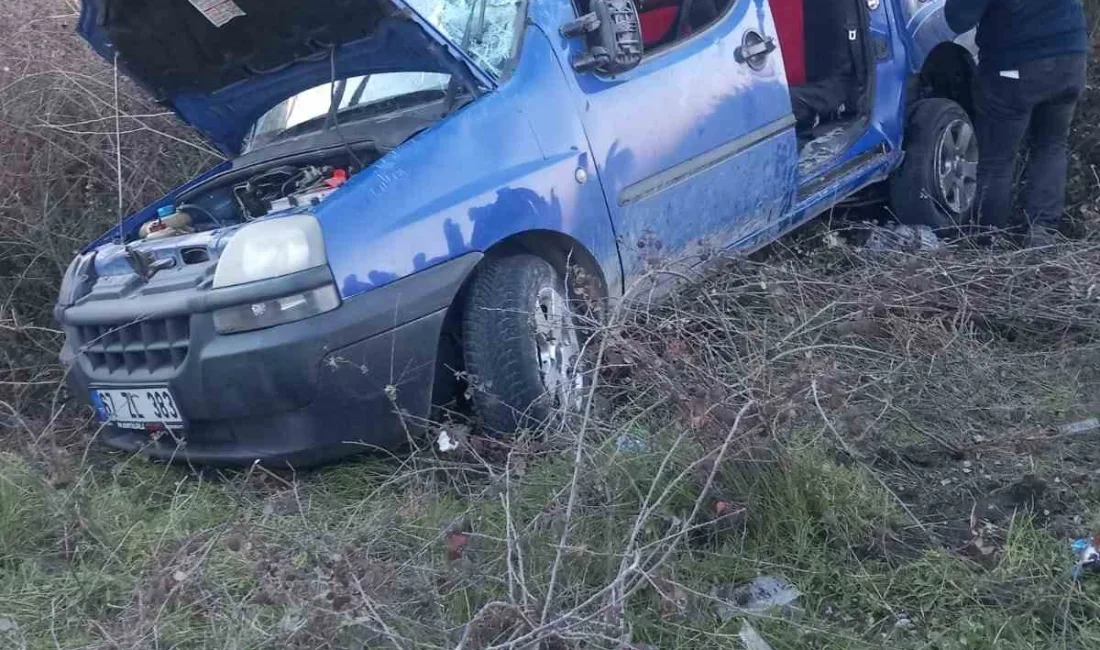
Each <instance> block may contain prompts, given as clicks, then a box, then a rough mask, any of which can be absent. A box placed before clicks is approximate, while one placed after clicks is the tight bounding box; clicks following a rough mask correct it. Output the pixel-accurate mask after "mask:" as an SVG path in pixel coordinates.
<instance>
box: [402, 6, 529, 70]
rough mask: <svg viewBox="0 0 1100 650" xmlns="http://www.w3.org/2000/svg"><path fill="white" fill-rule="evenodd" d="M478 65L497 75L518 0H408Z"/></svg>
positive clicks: (504, 62)
mask: <svg viewBox="0 0 1100 650" xmlns="http://www.w3.org/2000/svg"><path fill="white" fill-rule="evenodd" d="M408 2H409V5H411V6H412V8H413V9H415V10H416V12H417V13H419V14H420V15H421V16H423V17H424V18H425V19H426V20H427V21H428V22H430V23H431V24H432V25H434V26H435V28H436V29H438V30H439V31H441V32H443V35H444V36H446V37H447V38H448V39H450V41H451V42H453V43H455V44H456V45H458V46H459V47H461V48H462V49H463V50H464V51H465V52H466V54H467V55H468V56H469V57H470V58H471V59H473V60H474V61H475V62H476V63H477V64H478V65H479V66H481V67H482V68H485V69H486V70H487V71H488V72H489V73H490V74H492V75H493V76H495V77H499V76H501V75H502V74H503V73H504V71H505V68H506V67H507V66H508V63H509V61H510V60H511V58H512V48H513V46H514V45H515V42H516V28H517V26H518V25H519V22H518V18H519V15H518V14H519V11H520V8H521V7H522V6H523V3H522V2H520V1H519V0H408Z"/></svg>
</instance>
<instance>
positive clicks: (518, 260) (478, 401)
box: [462, 254, 584, 434]
mask: <svg viewBox="0 0 1100 650" xmlns="http://www.w3.org/2000/svg"><path fill="white" fill-rule="evenodd" d="M567 295H568V294H567V291H566V288H565V283H564V281H563V279H562V276H561V274H560V273H558V271H557V270H556V269H554V267H553V266H552V265H551V264H550V263H549V262H547V261H545V260H543V259H542V258H539V257H536V256H534V255H527V254H522V255H513V256H510V257H503V258H498V259H490V260H487V261H486V262H484V264H483V265H482V266H481V267H480V268H479V269H478V270H477V272H476V275H475V276H474V279H473V280H472V283H471V285H470V288H469V293H468V294H467V298H466V308H465V309H466V310H465V315H464V321H463V335H462V338H463V355H464V357H465V362H466V370H467V372H468V373H469V374H470V375H471V379H472V381H473V382H474V391H473V406H474V411H475V413H476V415H477V416H478V417H480V419H481V421H482V423H483V424H484V425H485V427H486V428H487V429H489V430H490V431H492V432H495V433H504V434H507V433H511V432H514V431H515V430H517V429H520V428H525V427H530V426H536V425H537V424H539V423H540V422H542V421H544V420H545V419H546V418H547V417H548V416H549V415H550V414H551V413H552V412H553V411H554V410H555V409H558V410H567V411H574V410H577V409H579V408H580V405H581V402H582V400H583V393H584V390H583V389H584V378H583V374H582V373H581V370H580V366H579V363H580V352H581V349H580V338H579V336H578V332H577V322H576V317H575V315H574V313H573V310H572V309H571V308H570V303H569V300H568V298H567Z"/></svg>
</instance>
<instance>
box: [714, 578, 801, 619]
mask: <svg viewBox="0 0 1100 650" xmlns="http://www.w3.org/2000/svg"><path fill="white" fill-rule="evenodd" d="M713 594H714V596H715V598H716V600H717V603H716V606H715V609H716V611H717V614H718V616H719V618H721V619H722V620H723V621H728V620H730V619H731V618H733V617H734V616H737V615H738V614H745V613H748V614H762V613H764V612H767V611H769V610H772V609H776V608H786V607H788V606H790V605H791V604H793V603H794V602H795V601H796V600H798V599H799V598H800V597H801V596H802V592H801V591H799V590H798V589H797V588H796V587H795V586H794V585H792V584H791V583H789V582H787V581H786V580H784V579H782V578H776V577H774V576H760V577H758V578H754V579H753V580H752V581H751V582H748V583H745V584H740V585H721V586H719V587H717V588H716V589H715V590H714V592H713Z"/></svg>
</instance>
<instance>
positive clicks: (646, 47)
mask: <svg viewBox="0 0 1100 650" xmlns="http://www.w3.org/2000/svg"><path fill="white" fill-rule="evenodd" d="M943 5H944V0H575V2H570V1H569V0H334V1H332V2H326V3H308V2H301V1H291V0H159V1H157V2H153V1H152V0H85V1H84V2H83V3H82V14H81V18H80V24H79V31H80V33H81V34H82V35H83V37H84V38H85V39H86V40H87V41H88V42H89V43H90V44H91V46H92V48H93V49H94V50H95V51H96V52H97V53H98V54H99V55H101V56H102V57H104V58H105V59H106V60H107V61H109V62H117V65H118V66H119V68H120V70H121V71H122V72H124V73H125V74H127V75H129V76H130V77H131V78H133V79H134V80H136V81H137V82H138V83H140V84H141V85H142V86H143V87H144V88H146V89H147V90H148V91H149V92H150V93H151V94H152V95H153V96H154V97H155V98H156V99H157V100H158V101H160V102H162V103H163V104H164V105H165V106H167V107H169V108H170V109H171V110H173V111H175V112H176V113H177V114H178V115H179V116H180V118H182V119H183V120H184V121H186V122H187V123H189V124H190V125H192V126H193V127H194V128H195V129H197V130H198V131H199V132H200V133H202V134H203V135H204V136H205V137H206V138H207V139H208V141H209V142H210V143H212V144H213V145H215V146H216V147H218V148H219V149H220V150H221V151H222V152H223V153H224V154H225V156H226V161H225V162H222V163H221V164H218V165H217V166H215V167H214V168H213V169H210V170H209V171H207V172H206V173H204V174H202V175H201V176H199V177H198V178H195V179H193V180H191V181H190V182H188V183H186V184H185V185H183V186H182V187H180V188H178V189H176V190H175V191H173V192H171V193H170V194H169V195H168V196H165V197H163V198H162V199H160V200H158V201H156V202H155V203H154V204H152V205H149V206H148V207H146V208H144V209H143V210H141V211H139V212H136V213H135V214H132V215H130V216H129V217H127V218H126V219H124V220H123V221H122V222H121V223H120V224H119V226H118V227H116V228H113V229H111V230H110V231H109V232H106V233H104V234H103V236H102V237H100V238H99V239H97V240H96V241H94V242H91V243H89V244H88V245H87V246H86V247H85V248H84V250H83V251H82V252H81V253H80V254H79V255H78V256H77V257H76V259H74V260H73V262H72V264H71V266H70V267H69V269H68V271H67V273H66V275H65V277H64V281H63V285H62V288H61V292H60V297H59V299H58V303H57V307H56V310H55V315H56V318H57V320H58V321H59V322H60V323H61V325H62V326H63V328H64V331H65V335H66V342H65V346H64V350H63V352H62V358H63V361H64V362H65V363H66V364H67V365H68V367H69V369H70V372H69V373H68V381H69V385H70V388H71V389H72V391H73V392H74V394H75V395H77V396H79V397H81V398H82V399H86V400H87V402H88V403H89V404H90V405H91V406H92V407H93V408H94V410H95V412H96V414H97V416H98V418H99V419H100V421H102V422H103V424H104V428H103V431H102V432H101V434H100V438H101V439H102V440H103V441H105V442H106V443H107V444H108V445H110V446H112V447H115V448H118V449H123V450H130V451H141V452H144V453H145V454H147V455H149V456H151V457H153V458H156V459H162V460H178V461H187V462H193V463H199V464H216V465H234V464H246V463H252V462H254V461H257V460H260V461H263V462H265V463H268V464H272V463H277V464H284V463H290V464H293V465H304V464H312V463H319V462H323V461H326V460H329V459H332V458H336V457H338V456H342V455H346V454H349V453H353V452H356V451H361V450H365V449H371V448H390V449H392V448H395V447H400V446H401V445H403V444H404V443H405V442H406V441H408V440H409V439H410V437H411V436H415V435H417V433H418V432H420V431H422V430H423V427H424V424H425V423H426V422H428V421H430V419H431V418H432V417H434V415H433V413H437V411H435V410H434V409H436V408H438V407H440V406H441V405H447V404H454V403H456V400H457V402H458V403H460V405H466V404H467V402H466V397H467V396H469V404H468V406H469V408H470V409H471V410H472V412H473V414H474V415H475V416H476V417H477V418H478V420H479V421H480V422H481V423H482V424H483V426H484V427H485V428H486V429H487V430H489V431H497V432H502V433H508V432H510V431H514V430H515V429H516V428H517V427H522V426H525V425H527V424H529V423H530V422H531V421H538V420H540V419H542V418H543V417H545V416H546V415H547V414H548V413H550V412H551V411H553V410H555V409H560V408H576V407H577V405H578V404H579V402H580V394H581V392H582V391H581V388H582V387H583V373H581V372H580V371H579V370H578V368H579V367H580V363H579V357H581V356H582V355H581V343H582V342H583V341H581V339H580V338H579V337H578V334H577V331H578V328H577V327H576V326H577V324H578V321H579V320H580V319H582V318H584V319H588V318H593V317H598V316H599V313H600V311H601V305H606V304H609V303H614V301H616V300H618V299H621V298H622V296H623V294H624V291H625V290H626V289H627V287H629V286H631V284H632V282H635V281H636V280H637V279H638V278H640V277H642V276H643V275H644V274H645V273H646V270H647V265H649V264H650V263H651V262H652V259H651V258H652V256H653V254H654V252H655V251H659V253H660V256H661V257H662V258H664V259H666V260H676V261H677V262H679V263H683V264H688V265H692V264H694V263H696V262H699V261H702V260H703V259H704V258H706V257H707V256H708V255H710V254H712V253H713V252H714V251H716V250H723V249H728V250H734V251H741V252H748V251H751V250H753V249H756V248H759V247H761V246H763V245H765V244H767V243H769V242H771V241H773V240H775V239H776V238H777V237H779V236H781V235H783V234H784V233H786V232H788V231H791V230H792V229H794V228H797V227H799V226H800V225H802V224H805V223H806V222H807V221H809V220H811V219H813V218H814V217H815V216H816V215H820V214H822V213H823V212H825V211H828V210H829V209H830V208H833V207H834V206H836V205H837V204H838V203H840V202H842V201H845V200H846V199H849V198H851V197H852V196H853V195H854V194H856V193H859V192H861V191H863V190H865V189H867V188H869V187H871V186H877V187H881V188H886V190H887V194H888V196H889V197H890V201H891V203H892V210H893V213H894V214H895V215H896V216H897V218H898V219H899V220H901V221H902V222H904V223H910V224H925V225H930V226H933V227H936V228H948V227H951V226H952V225H954V224H958V223H960V222H962V221H964V220H965V219H967V215H968V212H969V211H970V209H971V206H972V204H973V203H974V196H975V177H976V174H975V171H976V165H977V159H978V158H977V156H978V150H977V143H976V140H975V138H974V131H973V128H972V126H971V122H970V117H969V116H970V114H971V111H972V102H971V97H970V78H971V75H972V74H973V73H974V69H975V55H974V52H973V45H972V44H973V39H972V36H971V35H956V34H954V33H953V32H951V30H950V29H949V28H948V27H947V25H946V23H945V21H944V17H943Z"/></svg>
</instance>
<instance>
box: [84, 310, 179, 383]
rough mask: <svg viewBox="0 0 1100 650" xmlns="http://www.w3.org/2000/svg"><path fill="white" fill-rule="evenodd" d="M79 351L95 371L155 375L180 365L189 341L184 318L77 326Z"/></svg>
mask: <svg viewBox="0 0 1100 650" xmlns="http://www.w3.org/2000/svg"><path fill="white" fill-rule="evenodd" d="M79 333H80V344H81V345H80V350H81V352H82V353H83V354H84V357H85V358H86V359H87V360H88V363H90V364H91V365H92V368H93V369H95V370H106V371H107V372H111V373H129V374H133V373H135V372H138V371H146V372H149V373H155V372H158V371H164V370H172V369H174V368H179V367H180V366H181V365H183V362H184V360H185V359H186V358H187V349H188V347H189V345H190V340H191V322H190V319H189V317H187V316H177V317H174V318H156V319H148V320H143V321H136V322H133V323H124V324H114V325H81V326H80V327H79Z"/></svg>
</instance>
